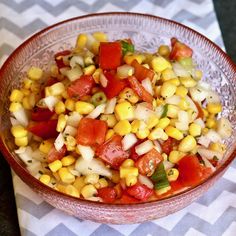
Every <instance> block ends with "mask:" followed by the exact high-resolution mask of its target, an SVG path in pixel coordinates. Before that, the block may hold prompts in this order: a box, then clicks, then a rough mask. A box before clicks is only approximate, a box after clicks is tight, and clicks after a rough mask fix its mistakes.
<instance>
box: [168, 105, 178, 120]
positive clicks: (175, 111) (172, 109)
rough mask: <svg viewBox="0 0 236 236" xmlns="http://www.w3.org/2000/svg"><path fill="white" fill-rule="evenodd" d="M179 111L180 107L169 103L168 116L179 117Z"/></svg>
mask: <svg viewBox="0 0 236 236" xmlns="http://www.w3.org/2000/svg"><path fill="white" fill-rule="evenodd" d="M178 112H179V107H177V106H175V105H172V104H168V109H167V116H168V117H170V118H177V117H178Z"/></svg>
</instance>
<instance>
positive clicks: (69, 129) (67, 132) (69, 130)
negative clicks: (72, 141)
mask: <svg viewBox="0 0 236 236" xmlns="http://www.w3.org/2000/svg"><path fill="white" fill-rule="evenodd" d="M76 134H77V129H76V128H75V127H73V126H71V125H67V126H66V128H65V129H64V132H63V135H71V136H73V137H75V136H76Z"/></svg>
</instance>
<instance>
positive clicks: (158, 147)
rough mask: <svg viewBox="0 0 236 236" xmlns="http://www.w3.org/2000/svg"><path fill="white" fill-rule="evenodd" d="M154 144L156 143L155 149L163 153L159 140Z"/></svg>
mask: <svg viewBox="0 0 236 236" xmlns="http://www.w3.org/2000/svg"><path fill="white" fill-rule="evenodd" d="M153 143H154V148H155V149H156V150H157V151H158V152H159V153H162V147H161V144H160V143H159V142H158V141H157V140H154V141H153Z"/></svg>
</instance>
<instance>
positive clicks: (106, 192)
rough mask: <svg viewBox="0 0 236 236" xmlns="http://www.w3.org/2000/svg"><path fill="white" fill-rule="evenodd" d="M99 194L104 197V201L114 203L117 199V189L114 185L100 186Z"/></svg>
mask: <svg viewBox="0 0 236 236" xmlns="http://www.w3.org/2000/svg"><path fill="white" fill-rule="evenodd" d="M97 196H98V197H100V198H102V200H103V201H104V202H107V203H112V202H114V201H115V200H116V190H115V189H114V188H112V187H104V188H100V189H98V195H97Z"/></svg>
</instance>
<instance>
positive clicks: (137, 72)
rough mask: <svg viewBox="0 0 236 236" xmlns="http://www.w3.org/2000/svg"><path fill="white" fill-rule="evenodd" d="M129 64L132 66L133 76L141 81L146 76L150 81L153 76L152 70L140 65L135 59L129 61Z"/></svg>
mask: <svg viewBox="0 0 236 236" xmlns="http://www.w3.org/2000/svg"><path fill="white" fill-rule="evenodd" d="M131 66H133V67H134V76H135V77H136V78H137V79H138V80H139V81H142V80H144V79H146V78H149V79H150V80H151V81H152V79H153V77H154V74H155V73H154V72H153V71H152V70H150V69H148V68H146V67H145V66H142V65H140V64H139V63H138V62H137V60H134V61H133V62H132V63H131Z"/></svg>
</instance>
